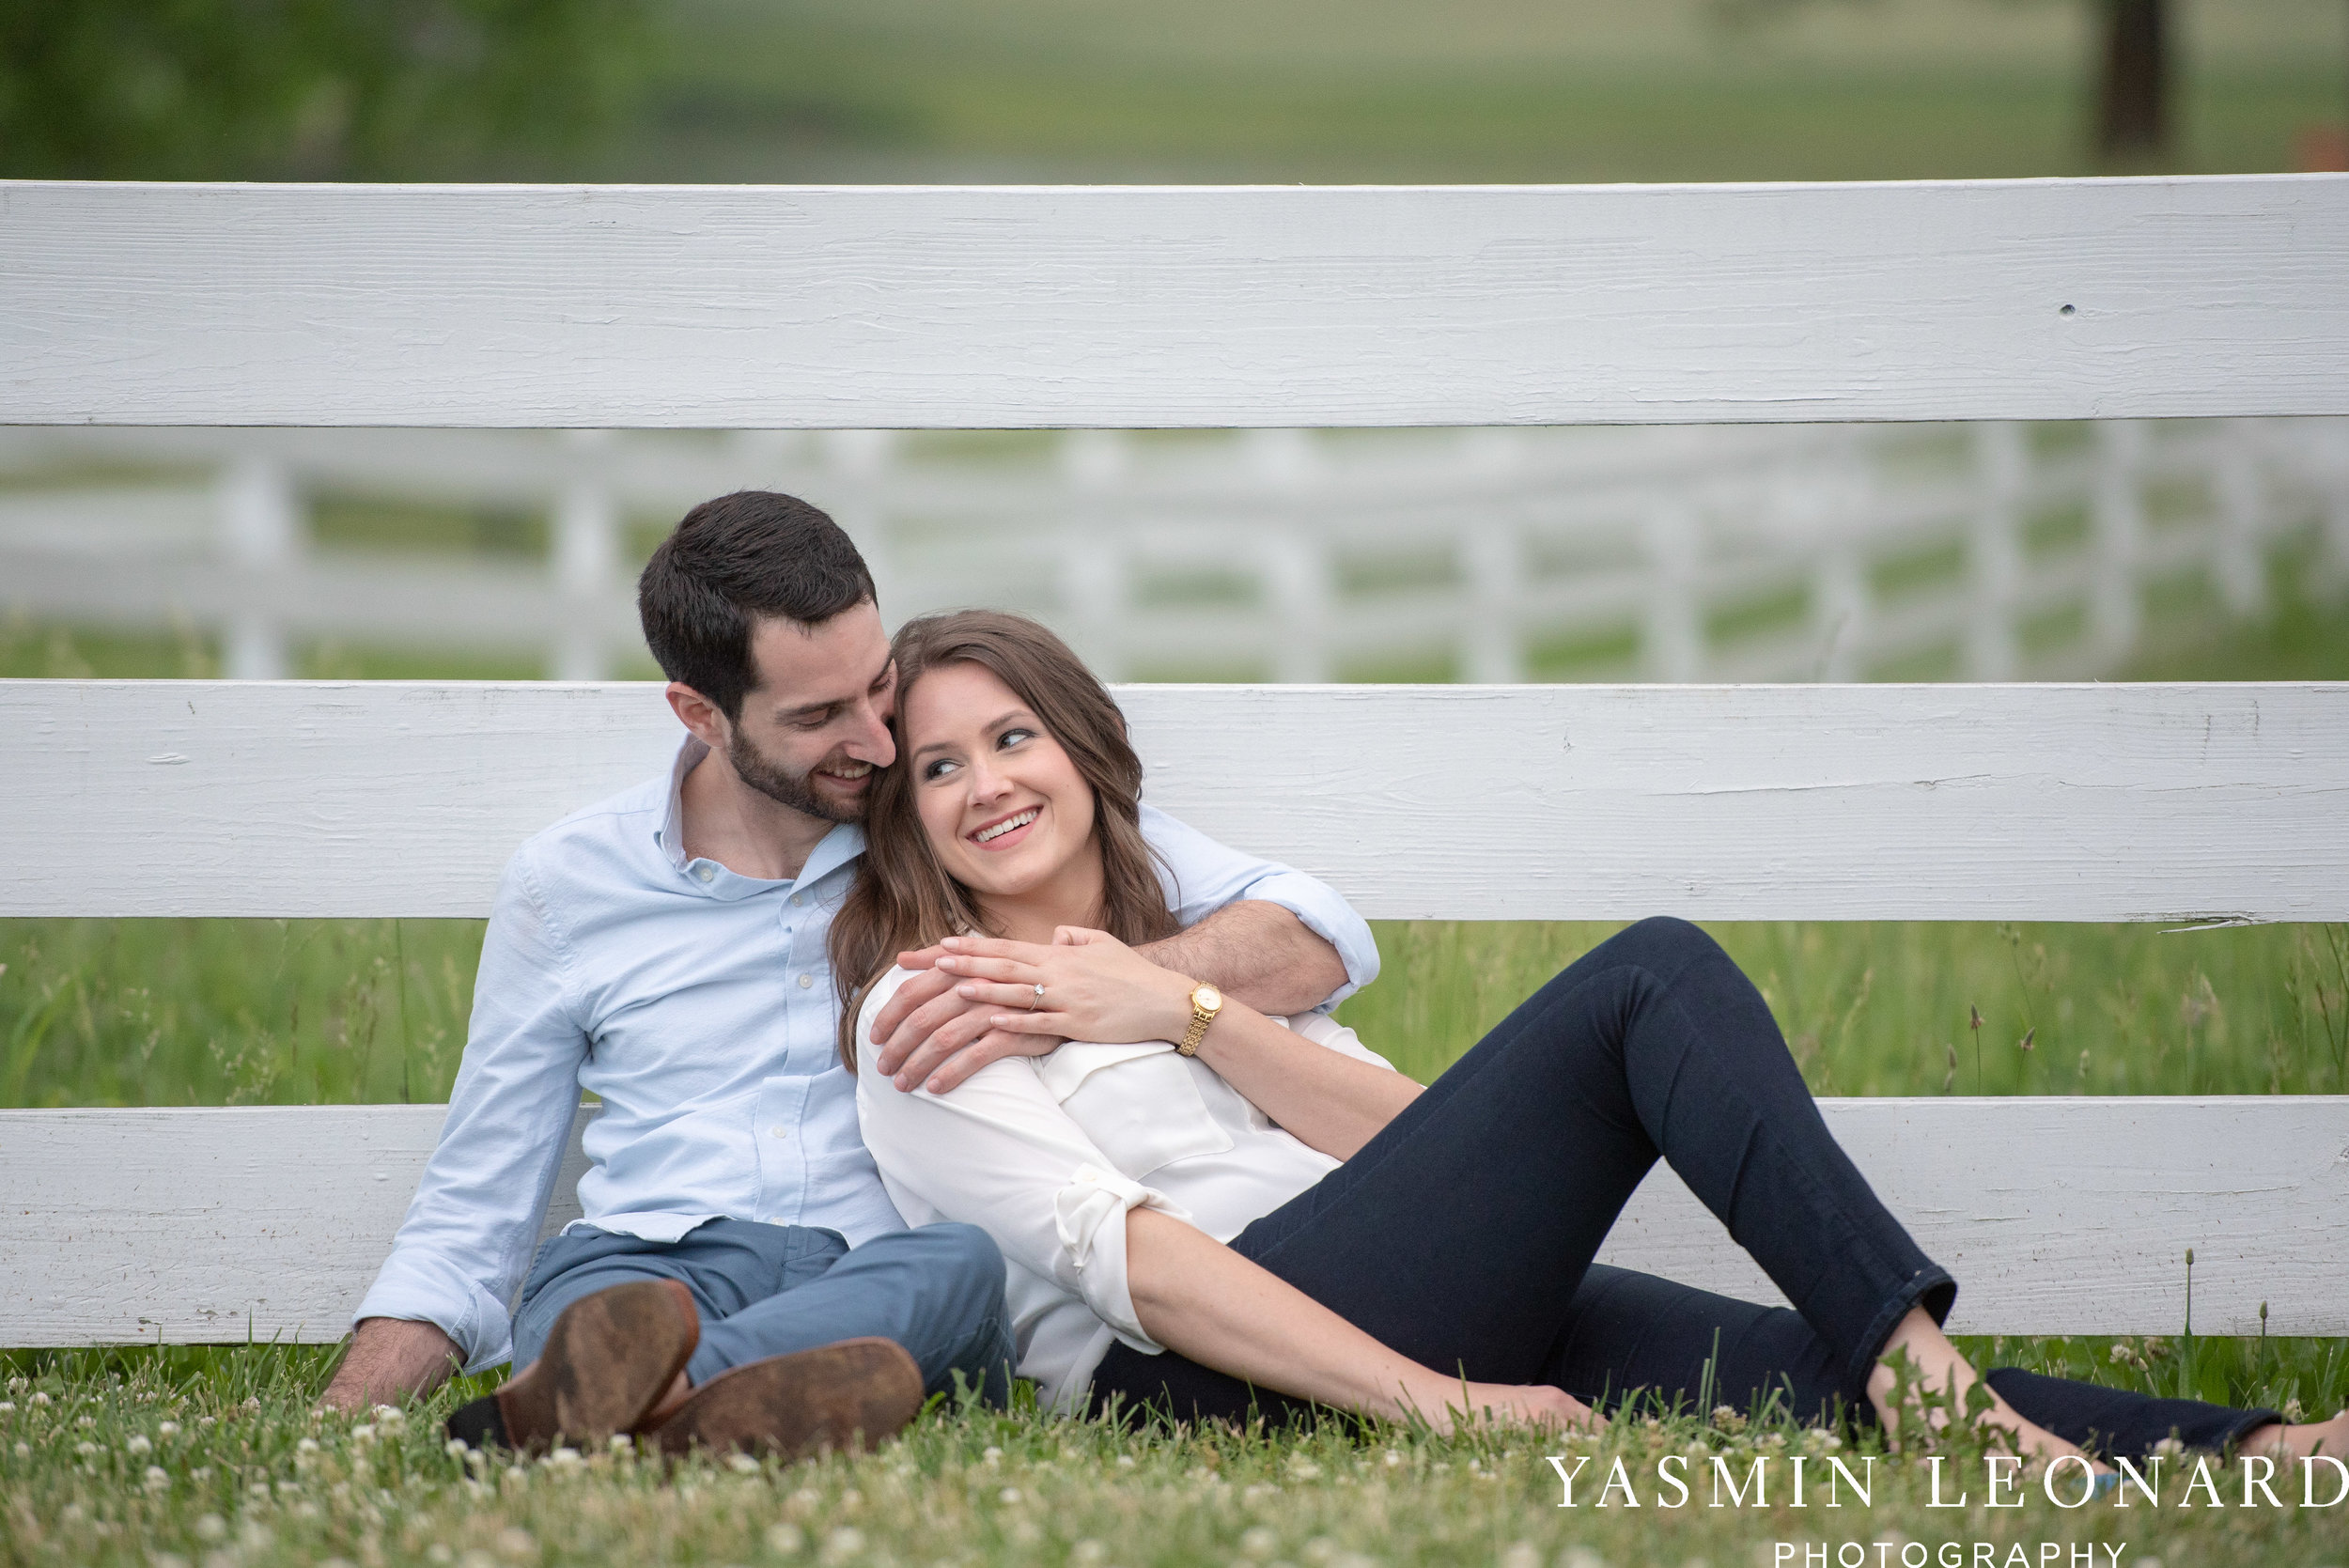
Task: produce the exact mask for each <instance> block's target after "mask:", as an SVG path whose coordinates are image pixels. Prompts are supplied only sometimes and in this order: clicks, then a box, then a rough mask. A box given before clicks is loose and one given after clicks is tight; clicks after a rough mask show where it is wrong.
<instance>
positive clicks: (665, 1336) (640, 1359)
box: [448, 1280, 716, 1453]
mask: <svg viewBox="0 0 2349 1568" xmlns="http://www.w3.org/2000/svg"><path fill="white" fill-rule="evenodd" d="M698 1343H701V1314H700V1313H699V1312H695V1311H694V1309H693V1293H692V1292H691V1291H689V1290H687V1289H686V1288H685V1286H684V1285H683V1284H681V1283H679V1282H678V1281H675V1280H637V1281H630V1283H628V1284H625V1285H614V1286H613V1287H612V1288H611V1289H610V1290H599V1291H598V1292H597V1293H596V1294H595V1295H593V1296H583V1297H581V1298H580V1299H579V1300H577V1301H574V1302H572V1303H571V1304H570V1305H569V1306H568V1307H566V1308H564V1309H563V1315H562V1316H560V1317H558V1318H556V1319H555V1320H554V1327H553V1330H552V1332H550V1333H549V1334H548V1335H547V1347H546V1350H545V1352H544V1353H543V1354H541V1355H540V1356H539V1358H537V1360H536V1361H534V1362H532V1363H531V1364H530V1365H529V1366H528V1367H526V1368H525V1369H523V1372H522V1374H521V1376H520V1377H517V1378H515V1379H513V1380H512V1381H511V1382H509V1383H507V1384H506V1386H505V1387H504V1388H502V1389H498V1391H497V1392H495V1393H493V1394H490V1395H487V1396H485V1397H483V1398H481V1399H476V1400H474V1402H473V1403H472V1404H471V1405H466V1406H465V1407H464V1408H463V1409H461V1410H459V1411H457V1412H456V1413H455V1414H453V1415H451V1416H450V1417H449V1419H448V1435H449V1436H452V1437H460V1438H462V1439H464V1441H465V1442H466V1444H467V1445H469V1446H470V1447H473V1448H507V1449H513V1450H516V1451H518V1452H523V1453H537V1452H545V1451H546V1450H548V1449H551V1448H552V1447H553V1446H554V1445H555V1444H557V1443H559V1442H560V1443H570V1444H573V1445H578V1446H595V1447H600V1446H602V1445H603V1444H604V1443H605V1442H607V1441H608V1440H609V1439H610V1438H611V1436H612V1435H613V1434H614V1433H615V1432H632V1431H634V1430H635V1429H636V1427H637V1425H638V1423H640V1422H641V1421H644V1419H645V1416H646V1412H647V1411H649V1410H651V1409H652V1407H653V1406H654V1405H657V1404H658V1403H660V1400H661V1395H662V1394H664V1393H666V1392H668V1391H669V1385H670V1384H672V1383H674V1382H676V1381H677V1374H678V1373H680V1372H682V1371H684V1370H685V1362H686V1359H687V1358H689V1357H691V1356H692V1354H693V1347H694V1345H696V1344H698ZM712 1381H713V1383H714V1382H715V1381H716V1380H715V1379H712Z"/></svg>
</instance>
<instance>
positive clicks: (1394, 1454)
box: [1380, 1449, 1403, 1470]
mask: <svg viewBox="0 0 2349 1568" xmlns="http://www.w3.org/2000/svg"><path fill="white" fill-rule="evenodd" d="M1380 1463H1382V1464H1384V1465H1385V1466H1386V1467H1387V1468H1389V1469H1391V1470H1393V1469H1400V1468H1401V1467H1402V1466H1403V1451H1402V1450H1400V1449H1389V1450H1387V1453H1386V1457H1385V1458H1384V1459H1383V1460H1381V1461H1380Z"/></svg>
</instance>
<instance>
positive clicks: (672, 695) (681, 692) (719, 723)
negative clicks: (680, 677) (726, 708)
mask: <svg viewBox="0 0 2349 1568" xmlns="http://www.w3.org/2000/svg"><path fill="white" fill-rule="evenodd" d="M661 695H662V696H664V697H667V698H668V699H669V711H670V712H672V713H674V714H676V715H677V722H678V723H680V724H683V725H684V726H685V727H686V729H688V730H689V731H691V732H692V736H693V738H694V739H696V740H698V741H700V742H701V743H702V744H703V745H705V746H707V747H708V748H709V749H710V750H711V751H713V752H723V751H724V750H725V749H726V747H727V746H728V745H729V744H731V743H732V741H733V738H734V736H733V726H732V725H731V724H729V723H727V722H726V716H725V715H724V714H723V713H721V712H720V711H718V705H717V704H716V703H713V702H711V701H710V700H709V699H708V697H705V696H703V695H702V694H701V693H700V692H699V691H694V690H693V689H692V687H690V686H688V685H686V684H685V683H684V682H683V681H677V680H673V681H671V682H669V685H668V688H667V689H666V690H665V691H662V692H661Z"/></svg>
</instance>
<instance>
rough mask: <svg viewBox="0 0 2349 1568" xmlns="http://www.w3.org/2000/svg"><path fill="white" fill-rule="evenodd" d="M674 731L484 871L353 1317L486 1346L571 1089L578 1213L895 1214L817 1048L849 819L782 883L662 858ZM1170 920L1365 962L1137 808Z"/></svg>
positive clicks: (1246, 870)
mask: <svg viewBox="0 0 2349 1568" xmlns="http://www.w3.org/2000/svg"><path fill="white" fill-rule="evenodd" d="M706 752H707V748H705V747H704V746H703V745H702V744H701V743H700V742H699V741H697V740H692V739H691V738H689V739H688V740H687V741H686V742H685V744H684V746H683V747H682V748H681V749H680V750H679V751H678V753H677V762H676V764H675V766H674V767H673V768H671V769H670V772H669V775H668V777H666V778H665V779H653V780H649V781H647V782H646V784H642V785H640V786H638V787H637V788H634V789H631V790H629V791H628V792H626V793H625V794H622V795H618V796H614V798H613V799H611V800H605V801H603V802H602V803H601V804H599V805H594V806H590V807H588V808H587V809H586V810H584V811H582V812H579V813H577V814H575V815H571V816H568V817H566V818H564V819H563V820H562V821H561V822H558V823H556V824H555V825H554V826H553V827H552V828H549V829H548V830H546V831H544V832H542V833H539V834H538V835H537V836H536V837H535V838H533V839H531V840H530V841H529V842H528V843H526V844H524V845H523V846H521V849H520V850H519V851H518V852H517V853H516V854H515V856H514V858H513V860H512V861H511V862H509V863H508V864H507V866H506V876H505V878H504V880H503V881H502V882H501V883H500V884H499V887H498V896H497V904H496V907H495V908H494V909H493V910H492V911H491V913H490V929H489V934H488V936H487V938H486V939H485V940H484V941H483V943H482V949H481V970H480V973H479V975H478V977H477V978H476V980H475V982H474V1006H473V1021H472V1025H471V1030H470V1033H469V1036H468V1038H467V1041H466V1045H465V1056H464V1061H463V1063H462V1064H461V1065H460V1066H459V1069H458V1073H457V1085H456V1089H455V1091H454V1093H453V1094H451V1095H450V1099H449V1108H448V1120H447V1122H446V1123H444V1124H443V1126H442V1129H441V1141H440V1145H439V1147H437V1148H436V1149H435V1150H434V1151H433V1154H432V1158H431V1160H430V1162H429V1163H428V1165H427V1166H426V1168H425V1174H424V1180H423V1182H422V1184H421V1185H419V1186H418V1188H417V1189H416V1196H415V1200H414V1201H413V1202H412V1203H410V1204H409V1206H408V1218H407V1219H406V1220H405V1221H403V1222H402V1223H401V1225H400V1228H399V1234H398V1236H397V1238H396V1239H395V1240H394V1241H393V1243H392V1254H391V1256H390V1258H388V1259H387V1260H386V1261H385V1262H384V1265H383V1267H382V1270H381V1273H379V1274H378V1275H377V1276H376V1280H375V1284H374V1286H373V1287H372V1288H371V1289H370V1290H369V1291H368V1292H367V1294H366V1299H365V1300H363V1301H362V1302H361V1303H360V1305H359V1310H358V1312H356V1313H355V1314H353V1316H354V1321H355V1320H356V1319H357V1318H363V1317H397V1318H411V1319H414V1320H417V1321H421V1322H426V1323H432V1324H437V1325H439V1327H441V1329H442V1331H443V1332H444V1333H446V1334H447V1335H448V1336H449V1338H450V1339H452V1340H454V1341H456V1342H457V1343H458V1345H459V1348H461V1349H462V1350H463V1351H464V1353H465V1358H466V1369H467V1370H468V1371H479V1370H481V1369H482V1368H484V1367H490V1366H495V1365H497V1364H498V1363H499V1362H501V1361H504V1360H506V1359H507V1358H509V1356H510V1355H511V1353H512V1349H513V1339H512V1332H511V1325H510V1321H509V1318H508V1315H507V1314H508V1308H509V1304H510V1303H511V1302H512V1300H513V1298H514V1296H515V1294H516V1293H517V1292H518V1291H519V1290H520V1289H521V1281H522V1276H523V1274H524V1272H525V1270H526V1269H527V1268H528V1267H529V1264H530V1255H531V1250H532V1247H533V1244H534V1242H535V1241H536V1240H537V1232H538V1224H539V1217H540V1215H541V1214H542V1213H543V1212H544V1211H545V1208H546V1203H547V1198H548V1195H549V1193H550V1192H551V1191H552V1188H553V1186H554V1180H555V1176H556V1174H557V1172H558V1169H559V1167H560V1165H561V1162H562V1156H563V1147H564V1143H565V1141H566V1139H567V1135H568V1132H569V1130H570V1126H571V1120H572V1117H573V1115H574V1113H575V1112H576V1111H577V1110H578V1107H579V1096H580V1092H581V1091H582V1090H586V1091H588V1092H590V1093H592V1094H596V1095H597V1096H598V1097H599V1099H601V1100H602V1102H603V1111H602V1114H601V1115H599V1116H598V1117H597V1118H596V1119H595V1121H594V1122H593V1123H591V1124H590V1125H589V1126H588V1129H587V1134H586V1153H587V1157H588V1160H589V1162H590V1164H589V1168H588V1171H587V1173H586V1174H585V1175H584V1176H583V1177H582V1178H580V1183H579V1203H580V1208H581V1210H582V1211H583V1214H584V1216H585V1219H583V1220H582V1221H579V1223H584V1224H590V1225H594V1226H596V1227H598V1228H599V1229H601V1230H606V1231H614V1232H620V1233H624V1234H630V1235H636V1236H643V1237H646V1238H647V1239H650V1240H655V1241H675V1240H677V1238H678V1237H679V1236H682V1235H684V1234H685V1233H686V1232H688V1231H690V1230H692V1229H693V1227H695V1226H696V1225H700V1224H703V1223H706V1222H707V1221H708V1220H711V1219H756V1220H764V1221H766V1222H768V1223H770V1224H778V1225H807V1226H813V1227H817V1228H819V1229H823V1230H830V1231H837V1232H839V1233H840V1234H841V1235H843V1236H845V1237H846V1238H847V1239H848V1243H849V1245H851V1246H855V1245H857V1244H859V1243H862V1242H863V1241H866V1240H869V1239H870V1238H872V1237H873V1236H876V1235H879V1234H881V1233H883V1232H885V1231H893V1230H896V1229H899V1228H900V1227H901V1226H902V1225H903V1224H904V1221H903V1220H902V1219H899V1218H898V1215H897V1211H896V1209H895V1207H894V1205H892V1204H891V1203H890V1201H889V1195H888V1193H887V1192H885V1191H884V1190H883V1189H882V1188H881V1183H880V1176H879V1172H877V1171H876V1170H875V1169H874V1166H873V1157H872V1156H871V1155H870V1154H868V1153H866V1152H865V1148H864V1142H863V1137H862V1136H861V1135H860V1134H859V1132H858V1130H857V1114H856V1085H855V1082H854V1080H853V1079H850V1078H849V1076H848V1073H847V1071H846V1070H845V1069H843V1068H842V1066H841V1064H840V1058H839V1053H838V1050H837V1048H836V1045H835V1020H836V1019H837V1017H838V1010H839V1001H838V999H837V997H836V996H835V995H834V993H833V990H832V970H831V966H830V964H829V962H828V960H827V957H826V953H825V945H824V944H825V938H826V934H827V931H828V929H829V927H830V926H831V924H832V911H833V910H834V909H836V908H839V906H840V902H841V900H842V899H843V898H844V897H845V896H846V895H847V893H848V885H849V880H850V878H851V877H854V876H855V874H856V861H857V857H858V856H859V855H860V854H862V853H863V848H864V835H863V831H861V830H859V829H857V828H855V827H853V826H849V825H846V824H844V825H842V826H840V827H837V828H834V829H833V830H832V831H831V832H829V833H827V834H826V835H825V836H824V838H823V839H822V841H821V842H819V843H818V844H817V846H816V848H815V850H814V851H813V852H812V853H811V854H810V855H809V856H808V858H807V863H806V864H805V865H804V866H802V867H801V871H800V875H799V877H797V879H795V880H791V881H766V880H762V879H759V878H756V877H739V876H737V875H736V874H735V873H733V872H731V871H728V870H727V869H726V868H725V867H724V866H723V865H720V864H718V863H717V862H714V861H708V860H698V859H696V860H689V859H687V858H686V855H685V848H684V843H685V840H684V832H683V828H682V822H683V817H682V808H681V805H680V793H679V792H680V790H681V788H682V786H683V784H684V782H685V775H686V774H687V773H689V772H691V771H692V768H693V766H694V764H696V763H698V762H699V761H700V760H701V759H702V757H703V755H704V754H705V753H706ZM1142 827H1143V836H1144V837H1146V838H1147V839H1148V840H1149V842H1150V844H1151V846H1152V847H1154V848H1155V849H1157V850H1158V851H1159V854H1160V855H1161V856H1162V857H1163V858H1164V860H1165V862H1166V863H1167V866H1168V867H1169V868H1171V870H1172V873H1173V879H1172V883H1171V885H1170V887H1169V889H1168V907H1169V908H1173V909H1175V912H1176V914H1177V915H1178V916H1179V917H1180V919H1181V920H1182V922H1183V924H1186V925H1188V924H1191V923H1192V922H1194V921H1196V920H1198V919H1200V918H1201V917H1202V916H1204V915H1206V914H1207V913H1209V912H1210V911H1212V910H1214V909H1218V908H1222V907H1223V906H1224V905H1226V904H1230V903H1234V902H1236V901H1237V900H1240V899H1258V900H1263V901H1266V902H1269V903H1274V904H1279V905H1281V906H1282V907H1283V908H1287V909H1289V910H1291V911H1292V912H1294V913H1295V914H1296V915H1297V917H1298V918H1299V920H1301V921H1303V922H1304V923H1305V924H1306V925H1307V926H1309V927H1310V928H1311V929H1313V930H1314V931H1315V932H1316V933H1318V934H1319V935H1320V936H1321V937H1322V938H1324V939H1327V940H1328V941H1329V942H1330V944H1331V945H1332V946H1334V947H1335V948H1336V949H1337V951H1338V954H1339V955H1340V956H1341V957H1342V958H1343V959H1344V960H1345V962H1346V986H1344V987H1343V988H1342V989H1341V990H1339V991H1338V992H1337V993H1336V994H1335V995H1333V996H1332V997H1330V1001H1329V1002H1328V1003H1325V1004H1324V1005H1325V1006H1326V1005H1329V1004H1331V1003H1335V1002H1336V1001H1339V1000H1341V999H1342V998H1344V997H1345V996H1346V995H1347V994H1349V993H1351V992H1352V991H1354V990H1355V989H1357V988H1359V987H1360V986H1365V985H1368V984H1369V983H1370V981H1371V980H1372V979H1373V978H1374V977H1375V976H1376V975H1377V972H1378V950H1377V946H1376V945H1375V944H1374V943H1373V941H1372V940H1371V936H1370V928H1369V927H1368V926H1367V925H1365V924H1363V922H1362V920H1361V917H1360V916H1358V915H1356V914H1355V913H1354V911H1353V910H1352V909H1351V908H1348V907H1347V905H1346V901H1345V900H1344V899H1342V898H1340V897H1339V896H1338V895H1337V894H1336V893H1333V892H1331V891H1330V889H1329V888H1328V887H1326V886H1324V885H1323V884H1322V883H1320V882H1318V881H1316V880H1315V879H1314V878H1313V877H1307V876H1304V875H1302V874H1300V873H1299V872H1295V871H1291V870H1289V869H1288V868H1287V867H1285V866H1281V865H1275V864H1273V863H1271V862H1267V861H1259V860H1254V859H1252V858H1250V857H1248V856H1245V855H1239V854H1235V853H1234V852H1233V851H1231V850H1229V849H1226V848H1224V847H1223V846H1221V845H1219V844H1217V843H1215V842H1214V841H1213V840H1212V839H1209V838H1207V837H1206V836H1205V835H1203V834H1201V833H1198V832H1194V831H1191V830H1190V829H1189V828H1186V827H1184V826H1183V825H1182V824H1181V823H1179V822H1177V821H1175V819H1174V818H1173V817H1170V816H1168V815H1165V814H1164V813H1163V812H1159V811H1154V810H1152V809H1151V808H1150V807H1147V806H1144V807H1143V814H1142Z"/></svg>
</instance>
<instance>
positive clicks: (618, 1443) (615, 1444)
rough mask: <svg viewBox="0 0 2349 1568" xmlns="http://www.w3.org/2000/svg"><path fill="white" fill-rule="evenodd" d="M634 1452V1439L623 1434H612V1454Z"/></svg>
mask: <svg viewBox="0 0 2349 1568" xmlns="http://www.w3.org/2000/svg"><path fill="white" fill-rule="evenodd" d="M635 1451H636V1439H635V1438H633V1437H631V1436H629V1435H628V1434H627V1433H625V1432H614V1434H612V1452H614V1453H633V1452H635Z"/></svg>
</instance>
